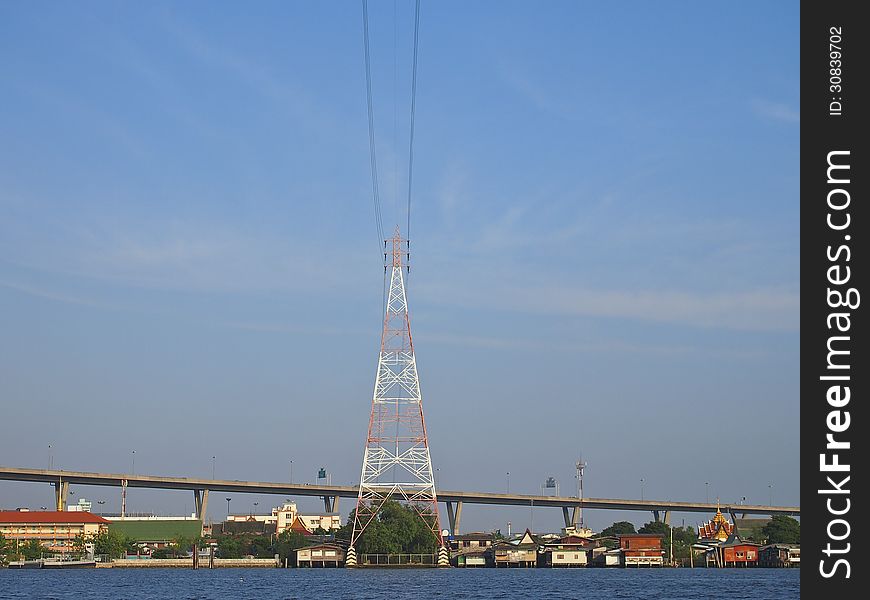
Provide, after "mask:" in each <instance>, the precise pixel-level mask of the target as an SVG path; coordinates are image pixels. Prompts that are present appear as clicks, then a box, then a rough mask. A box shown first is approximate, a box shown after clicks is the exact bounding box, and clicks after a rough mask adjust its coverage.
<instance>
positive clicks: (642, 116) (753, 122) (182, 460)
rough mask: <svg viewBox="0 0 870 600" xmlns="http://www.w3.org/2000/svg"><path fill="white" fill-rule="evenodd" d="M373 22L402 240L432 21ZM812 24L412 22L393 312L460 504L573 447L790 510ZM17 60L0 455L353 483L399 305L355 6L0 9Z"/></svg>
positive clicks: (695, 12) (2, 222)
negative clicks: (805, 42)
mask: <svg viewBox="0 0 870 600" xmlns="http://www.w3.org/2000/svg"><path fill="white" fill-rule="evenodd" d="M370 16H371V35H372V44H373V45H372V65H373V86H374V102H375V121H376V129H377V139H378V153H379V154H378V160H379V163H380V166H381V173H380V175H381V180H380V188H381V199H382V204H383V213H384V218H385V223H386V227H387V228H388V229H392V227H393V226H394V225H395V223H396V222H397V221H399V222H401V223H404V222H405V217H406V214H405V199H404V194H405V191H404V190H405V186H406V185H407V179H406V177H407V136H408V123H407V122H408V111H409V88H410V77H409V74H410V54H411V44H410V41H411V37H410V36H411V31H412V18H413V14H412V4H411V3H410V2H408V1H398V2H396V3H395V6H394V3H393V2H387V1H385V2H378V1H372V2H371V6H370ZM394 16H395V19H394ZM798 24H799V23H798V5H797V3H787V2H771V3H764V4H762V5H759V6H753V7H752V10H751V12H750V11H748V10H747V9H745V8H744V9H739V7H736V6H735V5H733V3H727V2H719V3H716V2H710V3H692V2H663V3H655V4H651V3H642V2H621V3H608V4H606V5H601V4H600V3H574V2H552V3H546V4H538V3H529V2H509V3H505V2H497V3H496V2H476V3H458V2H457V3H452V2H438V3H435V2H423V12H422V17H421V33H420V54H419V72H418V96H417V122H416V132H415V170H414V189H413V200H412V209H411V232H410V234H411V238H412V249H413V254H412V264H413V265H414V266H413V268H412V271H411V277H410V284H409V299H410V303H411V307H412V326H413V329H414V334H415V341H416V348H417V352H418V362H419V366H420V375H421V385H422V389H423V394H424V406H425V411H426V417H427V425H428V428H429V433H430V443H431V447H432V455H433V460H434V462H435V466H436V467H437V468H438V473H439V485H440V486H442V487H444V488H448V489H457V488H459V489H466V488H467V489H482V490H493V491H497V490H502V489H504V488H505V486H506V473H507V472H508V471H510V472H511V488H512V489H513V490H516V491H527V492H533V491H536V490H538V489H539V486H540V484H541V482H543V480H544V479H545V478H546V477H547V476H548V475H554V476H556V477H557V478H558V479H559V480H560V481H561V482H562V488H563V490H566V489H568V490H571V489H574V486H575V485H576V482H575V480H574V479H573V474H574V471H573V464H574V461H575V460H576V458H577V456H578V455H579V454H580V453H581V452H582V454H583V457H584V458H585V459H586V460H588V462H589V469H588V472H587V479H586V491H587V494H588V495H590V496H598V497H639V496H640V493H641V490H640V487H641V484H640V480H641V479H643V480H644V484H643V487H644V491H643V493H644V495H645V497H647V498H662V499H666V498H673V499H685V500H691V499H695V500H703V499H704V498H705V495H706V493H707V491H708V490H709V495H710V497H711V498H715V497H716V496H721V497H722V498H723V499H725V500H729V501H734V500H739V499H740V498H742V497H743V496H746V498H747V501H748V502H758V503H762V502H767V501H768V500H769V497H770V495H771V494H772V496H773V500H774V502H776V503H781V504H798V503H799V494H798V486H799V462H798V457H797V451H798V424H799V415H798V406H799V388H798V381H797V376H798V368H799V360H798V345H799V339H800V336H799V327H798V314H799V308H800V301H799V291H800V280H799V273H798V268H799V217H798V208H799V195H798V166H799V161H798V151H799V125H800V122H799V109H800V102H799V100H800V99H799V76H798V66H799V60H798V59H799V54H798ZM394 47H395V48H396V49H397V52H395V53H394ZM0 53H2V55H3V56H4V57H6V58H5V59H4V60H3V61H2V63H0V106H2V110H0V330H2V332H3V343H2V344H0V394H2V399H3V419H2V420H3V422H4V427H3V431H4V433H3V435H2V436H0V457H2V458H0V463H2V464H6V465H11V466H27V465H29V466H34V467H40V466H47V463H48V460H49V457H48V445H49V444H51V445H52V448H53V450H52V452H53V459H52V460H53V461H54V464H55V465H57V466H61V467H63V468H66V469H80V470H95V471H124V470H127V469H129V467H130V457H131V455H132V450H134V449H135V450H136V469H137V471H139V472H149V473H155V474H160V473H166V474H180V475H181V474H189V475H202V476H208V475H210V472H211V462H212V461H211V457H212V456H213V455H214V456H216V457H217V458H216V460H215V463H216V472H217V476H218V477H223V478H233V479H235V478H249V479H265V480H282V479H286V478H287V477H288V476H289V475H288V469H289V460H290V459H292V460H293V461H294V463H293V464H294V477H295V479H297V480H299V481H302V480H306V479H311V478H313V477H314V474H315V472H316V469H317V468H318V467H320V466H326V467H328V468H329V470H330V471H331V472H332V473H333V481H334V482H335V483H352V482H356V481H358V474H359V463H360V460H361V451H362V445H363V441H364V436H365V427H366V423H367V417H368V413H369V409H370V401H371V388H372V381H373V378H374V369H375V365H376V360H377V349H378V347H379V336H380V320H381V315H380V310H381V294H382V284H383V281H382V272H383V269H382V266H381V261H382V257H381V255H380V254H379V249H378V247H377V244H378V241H377V237H378V236H377V233H376V229H375V222H374V217H373V215H372V208H371V196H370V190H371V188H370V186H371V182H370V174H369V162H368V161H369V154H368V137H367V136H368V134H367V124H366V105H365V77H364V73H365V72H364V66H363V53H362V20H361V10H360V5H359V3H357V2H332V3H326V2H324V3H310V2H309V3H303V2H274V3H266V2H264V3H258V4H257V5H255V6H252V7H246V8H245V9H243V8H242V7H241V6H239V5H234V4H231V3H206V2H184V3H161V2H154V3H149V4H147V5H133V4H129V3H104V2H90V3H86V4H84V5H81V4H80V5H77V6H64V5H55V4H51V5H50V4H47V3H26V4H25V3H4V4H3V5H2V6H0ZM9 424H18V425H16V426H13V427H10V426H9ZM705 482H707V483H709V485H708V486H705ZM769 486H772V487H769ZM79 493H80V494H82V495H87V496H89V497H93V498H97V497H105V498H106V500H107V505H108V506H110V507H112V504H113V503H114V504H115V505H117V504H118V498H117V497H116V496H118V494H116V493H115V491H114V490H112V491H111V492H110V491H109V490H87V489H82V490H81V491H80V492H79ZM49 499H50V490H49V489H47V488H46V489H43V488H42V487H40V486H34V485H30V484H26V485H25V484H10V483H0V505H2V506H7V507H10V506H17V505H34V506H35V505H40V504H45V503H47V502H49V501H50V500H49ZM275 500H277V499H275ZM130 501H131V505H132V507H133V508H134V509H137V510H157V511H160V512H164V513H171V512H180V511H182V510H191V509H192V507H191V505H192V502H191V500H190V499H189V498H188V497H187V495H186V494H185V495H183V496H181V495H173V494H171V493H159V492H145V491H135V492H133V493H132V494H131V500H130ZM248 501H251V502H253V501H257V499H251V498H242V497H239V499H238V502H239V504H240V505H242V506H244V504H245V503H247V502H248ZM259 501H260V506H261V507H262V506H264V505H268V504H270V503H271V502H272V499H269V498H260V499H259ZM305 503H306V501H303V504H305ZM311 506H312V507H314V506H316V504H311ZM344 508H348V509H349V507H344ZM223 511H225V508H223V507H222V505H221V503H214V505H213V506H212V511H211V512H212V516H214V517H215V518H218V517H220V516H221V515H222V514H223ZM342 512H346V510H342ZM626 516H628V517H630V518H631V519H633V520H635V521H636V522H643V521H645V520H648V515H645V514H630V513H628V514H617V513H613V514H609V513H600V512H599V513H590V514H589V515H588V519H589V521H590V522H591V524H593V525H595V526H597V527H603V526H606V525H608V524H609V523H610V522H612V521H613V520H614V518H624V517H626ZM560 517H561V515H560V514H557V511H551V512H548V511H541V512H540V514H539V515H535V517H534V518H535V526H536V528H542V527H544V528H545V527H550V528H553V527H557V526H558V523H559V519H560ZM463 519H464V521H465V524H466V525H467V527H469V528H478V529H490V528H494V527H502V528H505V526H506V521H507V520H509V519H510V520H512V522H513V524H514V525H513V527H514V529H517V528H519V527H521V526H523V525H527V524H529V523H528V521H529V520H530V515H529V511H528V510H527V509H517V510H515V511H512V510H506V509H505V510H502V509H493V508H475V507H468V508H466V510H465V512H464V517H463ZM695 520H696V518H695V517H693V516H688V519H687V522H691V523H694V521H695Z"/></svg>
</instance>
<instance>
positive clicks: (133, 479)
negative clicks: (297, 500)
mask: <svg viewBox="0 0 870 600" xmlns="http://www.w3.org/2000/svg"><path fill="white" fill-rule="evenodd" d="M0 480H7V481H32V482H42V483H56V482H60V481H62V482H68V483H70V484H76V485H96V486H113V487H120V486H121V482H122V481H125V480H126V482H127V486H128V487H139V488H156V489H167V490H210V491H215V492H235V493H250V494H275V495H278V496H325V497H342V498H356V496H357V493H358V488H357V487H356V486H348V485H309V484H304V483H303V484H291V483H281V482H264V481H238V480H222V479H199V478H195V477H161V476H156V475H132V474H123V473H88V472H80V471H58V470H47V469H20V468H14V467H2V466H0ZM438 500H439V501H441V502H463V503H468V504H496V505H502V506H549V507H557V508H561V507H567V508H573V507H576V506H579V505H582V507H583V508H584V509H589V508H598V509H612V510H640V511H672V512H705V513H709V512H715V511H716V507H717V505H716V504H712V503H706V502H703V503H702V502H677V501H672V500H628V499H618V498H583V499H582V500H581V499H580V498H576V497H571V496H535V495H527V494H494V493H489V492H458V491H450V490H438ZM721 509H722V510H723V511H724V512H734V513H740V514H764V515H792V516H797V515H800V507H799V506H765V505H755V504H740V505H728V504H724V505H722V506H721Z"/></svg>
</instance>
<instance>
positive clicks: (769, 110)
mask: <svg viewBox="0 0 870 600" xmlns="http://www.w3.org/2000/svg"><path fill="white" fill-rule="evenodd" d="M752 111H753V112H754V113H755V114H756V115H757V116H759V117H762V118H764V119H769V120H773V121H783V122H785V123H800V120H801V114H800V111H799V110H796V109H795V108H792V107H791V106H789V105H787V104H782V103H779V102H770V101H768V100H761V99H757V98H756V99H755V100H753V101H752Z"/></svg>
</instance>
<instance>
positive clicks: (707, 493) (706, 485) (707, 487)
mask: <svg viewBox="0 0 870 600" xmlns="http://www.w3.org/2000/svg"><path fill="white" fill-rule="evenodd" d="M704 495H705V496H706V498H707V501H706V502H707V504H710V482H709V481H705V482H704Z"/></svg>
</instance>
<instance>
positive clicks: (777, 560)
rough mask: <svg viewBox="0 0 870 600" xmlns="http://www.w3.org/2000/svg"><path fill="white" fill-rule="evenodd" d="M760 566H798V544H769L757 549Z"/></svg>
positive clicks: (799, 551) (799, 554)
mask: <svg viewBox="0 0 870 600" xmlns="http://www.w3.org/2000/svg"><path fill="white" fill-rule="evenodd" d="M758 566H760V567H775V568H783V567H800V566H801V547H800V546H799V545H798V544H769V545H767V546H762V547H761V548H760V549H759V550H758Z"/></svg>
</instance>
